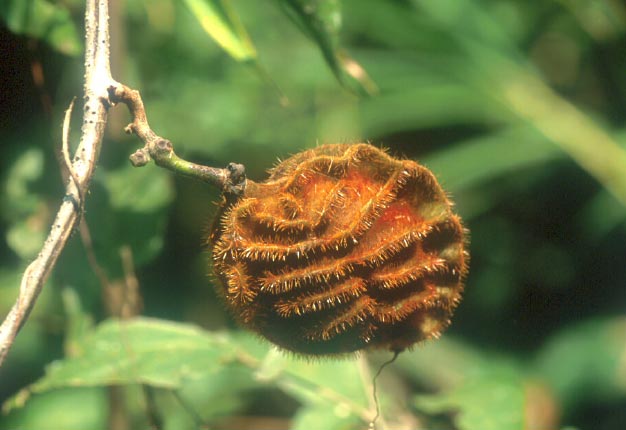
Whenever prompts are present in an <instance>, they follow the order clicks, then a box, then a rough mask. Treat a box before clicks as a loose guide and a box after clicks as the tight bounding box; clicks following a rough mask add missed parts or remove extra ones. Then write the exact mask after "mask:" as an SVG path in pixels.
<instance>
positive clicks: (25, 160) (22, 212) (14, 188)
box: [0, 148, 44, 222]
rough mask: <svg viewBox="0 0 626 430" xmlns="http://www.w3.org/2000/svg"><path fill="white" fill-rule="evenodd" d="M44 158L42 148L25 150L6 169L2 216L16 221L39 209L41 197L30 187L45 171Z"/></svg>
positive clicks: (0, 198)
mask: <svg viewBox="0 0 626 430" xmlns="http://www.w3.org/2000/svg"><path fill="white" fill-rule="evenodd" d="M43 163H44V159H43V151H42V150H41V148H29V149H26V150H25V151H23V152H22V153H21V154H20V155H19V156H18V157H17V159H16V160H15V161H13V162H12V163H11V165H10V167H9V168H8V169H7V171H6V176H4V175H3V176H4V183H3V184H2V186H3V190H2V193H1V194H0V204H1V205H2V212H1V214H2V218H4V219H5V220H6V221H9V222H11V221H14V220H17V219H21V218H23V217H24V216H26V215H29V214H31V213H32V212H34V211H35V210H36V209H37V206H38V205H39V203H40V202H41V197H40V196H39V195H37V194H35V193H33V192H32V191H31V189H30V187H31V186H32V184H33V182H35V181H37V180H38V179H39V178H41V176H42V175H43V173H44V170H43V168H44V165H43Z"/></svg>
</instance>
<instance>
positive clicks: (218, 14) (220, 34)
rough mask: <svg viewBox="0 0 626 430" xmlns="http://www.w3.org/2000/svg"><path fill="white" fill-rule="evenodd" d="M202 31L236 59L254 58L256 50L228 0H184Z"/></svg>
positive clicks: (246, 59)
mask: <svg viewBox="0 0 626 430" xmlns="http://www.w3.org/2000/svg"><path fill="white" fill-rule="evenodd" d="M185 4H186V5H187V7H188V8H189V9H190V10H191V12H192V13H193V15H194V16H195V17H196V19H197V20H198V22H199V23H200V25H201V26H202V28H203V29H204V31H205V32H206V33H207V34H208V35H209V36H211V37H212V38H213V39H214V40H215V41H216V42H217V43H218V44H219V45H220V46H221V47H222V49H224V50H225V51H226V52H227V53H228V54H229V55H230V56H231V57H233V58H234V59H235V60H237V61H250V60H254V59H256V55H257V54H256V50H255V48H254V45H252V42H251V40H250V37H249V36H248V34H247V33H246V30H245V28H244V27H243V25H242V24H241V21H240V20H239V17H238V16H237V14H236V13H235V11H234V10H233V9H232V7H231V5H230V1H229V0H185Z"/></svg>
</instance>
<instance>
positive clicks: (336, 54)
mask: <svg viewBox="0 0 626 430" xmlns="http://www.w3.org/2000/svg"><path fill="white" fill-rule="evenodd" d="M278 1H279V3H280V4H281V5H282V6H283V8H284V10H285V11H286V13H287V15H288V16H289V17H290V18H291V19H292V20H293V21H294V22H295V23H296V25H297V26H298V27H299V28H300V30H302V32H304V34H306V35H307V36H308V37H310V38H311V39H312V40H313V41H314V42H315V43H316V44H317V45H318V47H319V48H320V50H321V51H322V55H323V56H324V59H325V60H326V63H328V65H329V66H330V68H331V70H332V71H333V73H334V74H335V76H336V77H337V79H338V80H339V82H341V84H342V85H344V86H345V87H346V88H348V89H349V90H351V91H353V92H355V93H357V94H360V95H372V94H374V93H376V92H378V88H377V86H376V84H375V83H374V81H372V79H371V78H370V77H369V76H368V74H367V72H366V71H365V69H363V67H362V66H361V65H360V64H359V63H358V62H357V61H355V60H354V59H353V58H351V57H350V56H349V55H348V54H347V53H346V52H345V51H344V50H343V49H342V48H341V47H340V44H339V31H340V29H341V20H342V17H341V8H340V4H339V0H278Z"/></svg>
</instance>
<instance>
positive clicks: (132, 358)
mask: <svg viewBox="0 0 626 430" xmlns="http://www.w3.org/2000/svg"><path fill="white" fill-rule="evenodd" d="M78 343H79V347H77V348H76V350H75V352H76V355H75V356H73V357H70V358H67V359H65V360H63V361H59V362H56V363H53V364H52V365H50V366H49V368H48V369H47V372H46V376H44V377H43V378H42V379H40V380H39V381H38V382H36V383H35V384H33V385H32V386H31V387H30V388H29V389H27V391H26V392H34V393H38V392H44V391H49V390H52V389H59V388H64V387H97V386H106V385H113V384H137V383H145V384H149V385H152V386H155V387H163V388H180V387H181V385H182V383H183V381H184V380H186V379H194V378H198V377H202V376H204V375H208V374H211V373H212V372H215V371H217V370H219V369H220V367H221V366H223V365H224V364H225V363H226V362H228V361H232V360H234V358H235V357H234V354H235V352H236V349H235V347H234V345H233V344H231V343H229V342H228V338H227V337H225V336H224V335H223V334H218V333H208V332H204V331H202V330H200V329H197V328H194V327H192V326H187V325H184V324H176V323H168V322H165V321H159V320H151V319H136V320H133V321H131V322H128V323H125V322H121V321H118V320H110V321H107V322H105V323H103V324H101V325H99V326H98V327H97V329H96V331H95V332H93V333H92V334H91V335H90V336H86V337H85V338H84V341H83V342H78ZM181 357H184V360H181ZM26 398H27V396H26V395H24V394H21V395H18V396H17V397H16V398H15V399H14V401H13V403H12V404H13V405H14V406H20V405H21V404H23V402H24V401H25V400H26Z"/></svg>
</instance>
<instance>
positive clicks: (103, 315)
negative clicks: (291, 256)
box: [0, 0, 626, 430]
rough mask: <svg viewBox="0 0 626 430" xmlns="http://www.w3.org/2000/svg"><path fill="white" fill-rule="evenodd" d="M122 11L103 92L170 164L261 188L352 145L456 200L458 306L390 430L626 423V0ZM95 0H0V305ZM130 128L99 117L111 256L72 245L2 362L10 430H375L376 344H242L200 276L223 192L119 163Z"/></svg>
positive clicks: (385, 389)
mask: <svg viewBox="0 0 626 430" xmlns="http://www.w3.org/2000/svg"><path fill="white" fill-rule="evenodd" d="M113 3H114V5H113V8H112V20H111V26H112V29H111V31H112V37H113V59H112V60H113V68H114V73H113V74H114V77H115V78H116V79H118V80H119V81H121V82H124V83H127V84H129V85H131V86H133V87H135V88H138V89H139V90H140V91H141V92H142V95H143V97H144V101H145V103H146V108H147V111H148V115H149V118H150V123H151V125H152V127H153V128H154V129H155V131H156V132H157V133H159V134H161V135H162V136H166V137H168V138H169V139H171V140H172V142H174V145H175V148H176V150H177V152H178V153H179V154H180V155H181V156H183V157H185V158H187V159H190V160H194V161H197V162H201V163H203V164H209V165H214V166H224V165H225V164H226V163H228V162H229V161H236V162H241V163H244V164H245V165H246V167H247V170H248V174H249V176H250V177H251V178H253V179H255V180H261V179H262V178H263V177H264V171H265V170H266V169H267V168H268V167H270V166H271V165H272V164H273V163H274V161H275V159H276V157H281V158H284V157H287V156H289V155H290V154H292V153H294V152H297V151H299V150H301V149H303V148H308V147H311V146H313V145H315V144H316V143H323V142H351V141H364V140H367V141H371V142H373V143H375V144H383V145H385V146H387V147H389V148H391V151H392V152H393V153H396V154H400V155H404V156H407V157H410V158H414V159H417V160H419V161H420V162H422V163H423V164H425V165H427V166H428V167H430V168H431V169H432V170H433V171H434V172H435V173H436V174H437V176H438V177H439V178H440V180H441V182H442V184H443V185H444V187H445V188H446V189H447V190H448V191H449V192H450V193H451V194H452V195H453V197H454V199H455V201H456V202H457V210H458V212H459V213H460V214H461V215H462V216H463V218H464V219H465V222H466V224H467V226H468V227H469V229H470V230H471V232H472V241H471V255H472V263H471V270H470V276H469V279H468V281H467V288H466V294H465V298H464V301H463V302H462V304H461V306H460V307H459V310H458V311H457V313H456V315H455V317H454V322H453V325H452V327H451V328H450V329H449V330H448V332H447V333H446V334H445V335H444V336H443V338H442V339H441V340H439V341H436V342H430V343H428V344H426V345H423V346H419V347H417V348H415V350H414V351H412V352H406V353H403V354H401V356H400V358H399V360H398V362H397V363H395V364H394V365H392V366H390V367H389V368H387V369H386V370H385V372H383V374H382V377H381V380H380V397H381V402H382V411H383V422H386V423H387V424H388V426H389V428H391V429H437V430H445V429H459V430H490V429H493V430H509V429H510V430H512V429H536V430H550V429H566V428H567V429H581V430H582V429H594V430H617V429H621V428H624V426H625V424H626V318H625V317H626V311H625V310H626V308H625V306H626V222H625V221H626V210H625V206H626V162H625V161H624V160H626V155H625V151H626V128H625V123H624V120H625V119H626V74H625V73H624V72H625V71H626V56H625V55H624V53H625V52H626V8H625V7H624V5H623V3H622V2H620V1H618V0H595V1H584V0H542V1H533V2H529V1H514V0H437V1H430V0H388V1H381V0H344V1H341V2H339V1H338V0H317V1H315V0H282V1H279V0H275V1H257V0H238V1H235V2H227V1H224V2H218V1H208V0H207V1H202V0H186V1H174V0H151V1H128V2H123V1H117V2H113ZM83 7H84V6H83V4H82V2H81V1H78V0H63V1H61V0H59V1H55V2H53V1H47V0H28V1H27V0H8V1H4V2H3V3H2V5H0V17H1V18H2V21H1V24H0V96H1V97H0V100H1V103H0V141H1V142H2V146H1V147H0V150H1V151H2V152H1V157H0V169H1V170H0V189H1V190H2V192H1V194H0V208H1V211H0V233H1V235H0V236H1V237H2V240H0V315H4V314H5V313H6V312H7V311H8V309H9V308H10V306H11V305H12V303H13V301H14V300H15V297H16V296H17V289H18V286H19V279H20V276H21V272H22V270H23V269H24V268H25V266H26V264H27V262H28V261H29V260H30V259H32V258H33V257H34V256H35V255H36V254H37V252H38V250H39V248H40V246H41V243H42V241H43V239H44V238H45V235H46V233H47V230H48V228H49V224H50V222H51V217H52V216H53V214H54V213H55V211H56V210H57V207H58V204H59V202H60V199H61V198H62V196H63V182H62V179H61V174H60V171H61V169H60V168H59V164H58V161H57V154H58V150H59V148H60V134H61V133H60V124H61V117H62V113H63V110H64V109H65V108H66V107H67V105H68V104H69V101H70V100H71V98H72V97H73V96H80V94H81V85H82V82H81V80H82V73H83V71H82V58H81V52H82V39H81V34H82V15H83ZM213 12H215V13H216V14H213ZM235 14H236V15H235ZM201 23H202V24H203V25H204V26H203V25H201ZM244 28H245V30H243V29H244ZM216 42H218V43H216ZM348 54H349V55H350V56H351V57H348V56H347V55H348ZM360 67H362V69H361V68H360ZM363 70H364V71H366V73H367V75H364V74H363V73H362V72H363ZM367 76H369V78H368V77H367ZM370 79H371V80H370ZM77 110H78V111H80V109H77ZM127 121H128V117H127V113H126V111H125V110H124V109H115V110H113V111H112V115H111V118H110V123H109V128H108V134H107V137H106V139H105V143H104V146H103V150H102V156H101V164H100V166H99V168H98V170H97V172H96V177H95V180H94V182H93V184H92V187H91V192H90V195H89V196H88V200H87V207H86V220H87V223H88V225H89V227H90V232H91V236H92V242H93V246H92V248H93V252H94V254H95V257H96V260H97V263H98V265H99V266H98V267H99V269H94V265H93V261H89V259H88V257H89V253H88V252H86V251H85V249H86V248H85V247H84V245H83V243H82V241H81V235H80V234H79V233H76V234H75V235H74V237H73V239H72V240H71V242H70V244H69V247H68V248H67V249H66V250H65V252H64V254H63V256H62V257H61V260H60V263H59V265H58V266H57V268H56V270H55V271H54V273H53V275H52V277H51V278H50V280H49V281H48V283H47V286H46V288H45V290H44V293H43V294H42V296H41V297H40V299H39V302H38V304H37V306H36V309H35V311H34V313H33V314H32V315H31V318H30V319H29V321H28V323H27V325H26V326H25V327H24V329H23V330H22V332H21V334H20V335H19V336H18V339H17V342H16V344H15V346H14V349H13V350H12V352H11V353H10V355H9V358H8V361H7V362H6V363H5V365H4V366H3V368H2V369H0V381H1V382H0V400H2V401H4V413H3V415H2V416H0V428H2V429H16V428H23V429H39V430H42V429H58V428H64V429H68V430H70V429H103V428H115V429H124V428H145V427H147V426H149V425H155V424H159V422H160V424H161V426H162V427H163V428H166V429H181V428H197V427H198V426H199V425H200V423H204V425H206V426H207V428H211V429H243V428H273V429H283V428H285V429H286V428H290V429H322V428H324V429H327V430H331V429H353V428H354V429H356V428H364V426H366V423H367V418H368V417H369V416H371V414H372V411H373V408H372V405H371V401H370V395H371V372H372V370H371V369H370V368H369V367H368V365H367V363H370V364H371V365H372V369H374V370H375V369H376V366H377V365H378V364H379V363H381V362H382V361H384V360H386V359H388V358H389V354H384V353H374V354H367V355H366V356H364V357H361V358H360V359H354V360H341V361H321V362H308V361H303V360H299V359H294V358H292V357H290V356H289V355H286V354H282V353H278V352H276V351H274V350H273V349H272V348H271V347H270V346H269V345H268V344H267V343H266V342H264V341H262V340H259V339H256V338H254V337H252V336H250V335H249V334H247V333H244V332H241V331H239V330H238V329H237V328H236V325H235V324H234V323H233V321H232V320H231V319H230V317H229V316H228V315H227V314H226V313H225V311H224V310H223V308H222V306H221V304H220V303H219V301H218V300H217V298H216V296H215V294H214V291H213V288H212V286H211V284H212V282H213V281H212V279H211V278H210V277H209V276H208V275H207V274H208V270H209V269H208V263H207V260H208V256H207V253H206V250H205V241H204V236H205V232H206V229H207V226H208V225H209V223H210V221H211V216H212V214H213V213H214V211H215V205H214V204H213V203H212V202H214V201H216V200H218V198H219V196H218V195H217V194H216V193H215V192H214V191H213V190H210V189H207V188H205V187H204V186H202V185H200V184H197V183H194V182H191V181H189V180H186V179H179V178H174V177H172V176H171V174H169V173H168V172H165V171H162V170H160V169H158V168H156V167H154V166H148V167H145V168H141V169H134V168H132V167H131V166H130V165H129V163H128V161H127V157H128V155H129V154H130V153H131V152H133V151H134V149H135V147H136V146H137V144H138V141H137V140H136V139H134V138H129V137H126V136H125V135H123V132H122V129H123V126H124V125H125V123H126V122H127ZM78 124H80V119H79V116H78V113H77V114H76V115H75V121H74V129H75V132H74V136H76V135H77V133H76V131H77V129H78V128H79V127H78ZM74 141H75V139H74ZM87 249H89V248H87ZM131 263H132V264H131ZM136 286H139V292H137V290H136V289H135V288H134V287H136ZM140 305H141V306H140ZM139 309H140V310H141V315H143V317H142V318H135V319H129V318H124V319H123V320H122V321H121V322H120V320H119V319H118V317H120V316H122V317H129V316H132V315H134V314H135V313H136V311H137V310H139ZM200 327H201V328H200ZM31 384H32V385H31Z"/></svg>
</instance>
